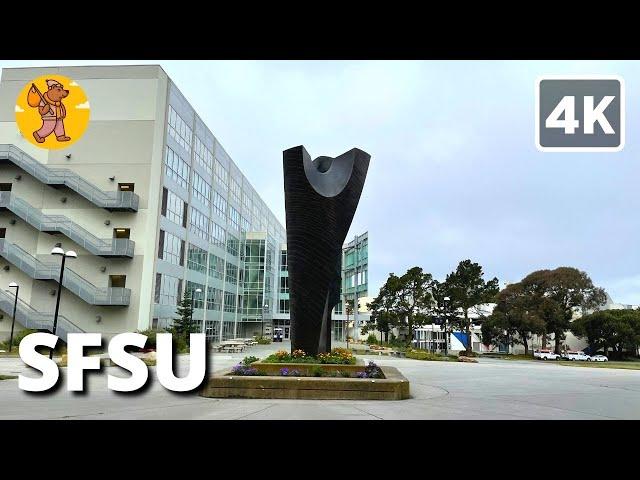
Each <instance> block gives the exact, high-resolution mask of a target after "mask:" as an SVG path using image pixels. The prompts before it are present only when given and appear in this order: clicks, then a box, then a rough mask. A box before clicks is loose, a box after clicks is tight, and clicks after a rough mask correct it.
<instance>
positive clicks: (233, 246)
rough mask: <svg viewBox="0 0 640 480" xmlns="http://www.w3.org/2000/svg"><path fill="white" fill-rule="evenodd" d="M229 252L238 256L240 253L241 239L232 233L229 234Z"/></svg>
mask: <svg viewBox="0 0 640 480" xmlns="http://www.w3.org/2000/svg"><path fill="white" fill-rule="evenodd" d="M227 252H229V253H230V254H231V255H233V256H234V257H237V256H238V253H240V240H238V239H237V238H236V237H234V236H233V235H231V234H229V235H227Z"/></svg>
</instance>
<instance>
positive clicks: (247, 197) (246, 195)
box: [242, 191, 251, 214]
mask: <svg viewBox="0 0 640 480" xmlns="http://www.w3.org/2000/svg"><path fill="white" fill-rule="evenodd" d="M242 208H244V211H245V212H246V213H247V214H249V213H251V192H247V191H245V192H243V193H242Z"/></svg>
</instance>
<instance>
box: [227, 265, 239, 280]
mask: <svg viewBox="0 0 640 480" xmlns="http://www.w3.org/2000/svg"><path fill="white" fill-rule="evenodd" d="M225 279H226V282H227V283H232V284H233V285H235V284H237V283H238V267H236V266H235V265H234V264H233V263H227V275H226V277H225Z"/></svg>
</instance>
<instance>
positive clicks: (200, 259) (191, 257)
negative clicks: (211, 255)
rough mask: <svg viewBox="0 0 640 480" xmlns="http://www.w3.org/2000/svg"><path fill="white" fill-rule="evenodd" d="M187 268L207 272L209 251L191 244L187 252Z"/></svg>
mask: <svg viewBox="0 0 640 480" xmlns="http://www.w3.org/2000/svg"><path fill="white" fill-rule="evenodd" d="M187 268H188V269H189V270H193V271H194V272H200V273H206V271H207V251H206V250H203V249H201V248H200V247H196V246H195V245H191V244H189V253H188V254H187Z"/></svg>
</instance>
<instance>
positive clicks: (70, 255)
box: [49, 244, 78, 359]
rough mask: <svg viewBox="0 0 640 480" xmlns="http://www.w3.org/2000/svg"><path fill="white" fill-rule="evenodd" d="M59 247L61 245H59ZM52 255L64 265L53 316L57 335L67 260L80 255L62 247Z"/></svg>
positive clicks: (57, 248)
mask: <svg viewBox="0 0 640 480" xmlns="http://www.w3.org/2000/svg"><path fill="white" fill-rule="evenodd" d="M58 245H59V244H58ZM51 255H56V256H59V257H62V263H61V264H60V278H59V279H58V296H57V298H56V310H55V312H54V314H53V332H52V333H53V334H54V335H55V334H56V330H57V328H58V312H59V311H60V294H61V293H62V279H63V278H64V265H65V263H66V261H67V258H78V254H77V253H76V252H74V251H73V250H68V251H66V252H65V251H64V250H63V249H62V247H59V246H56V247H53V250H51ZM49 358H50V359H51V358H53V348H52V349H51V351H50V352H49Z"/></svg>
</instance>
